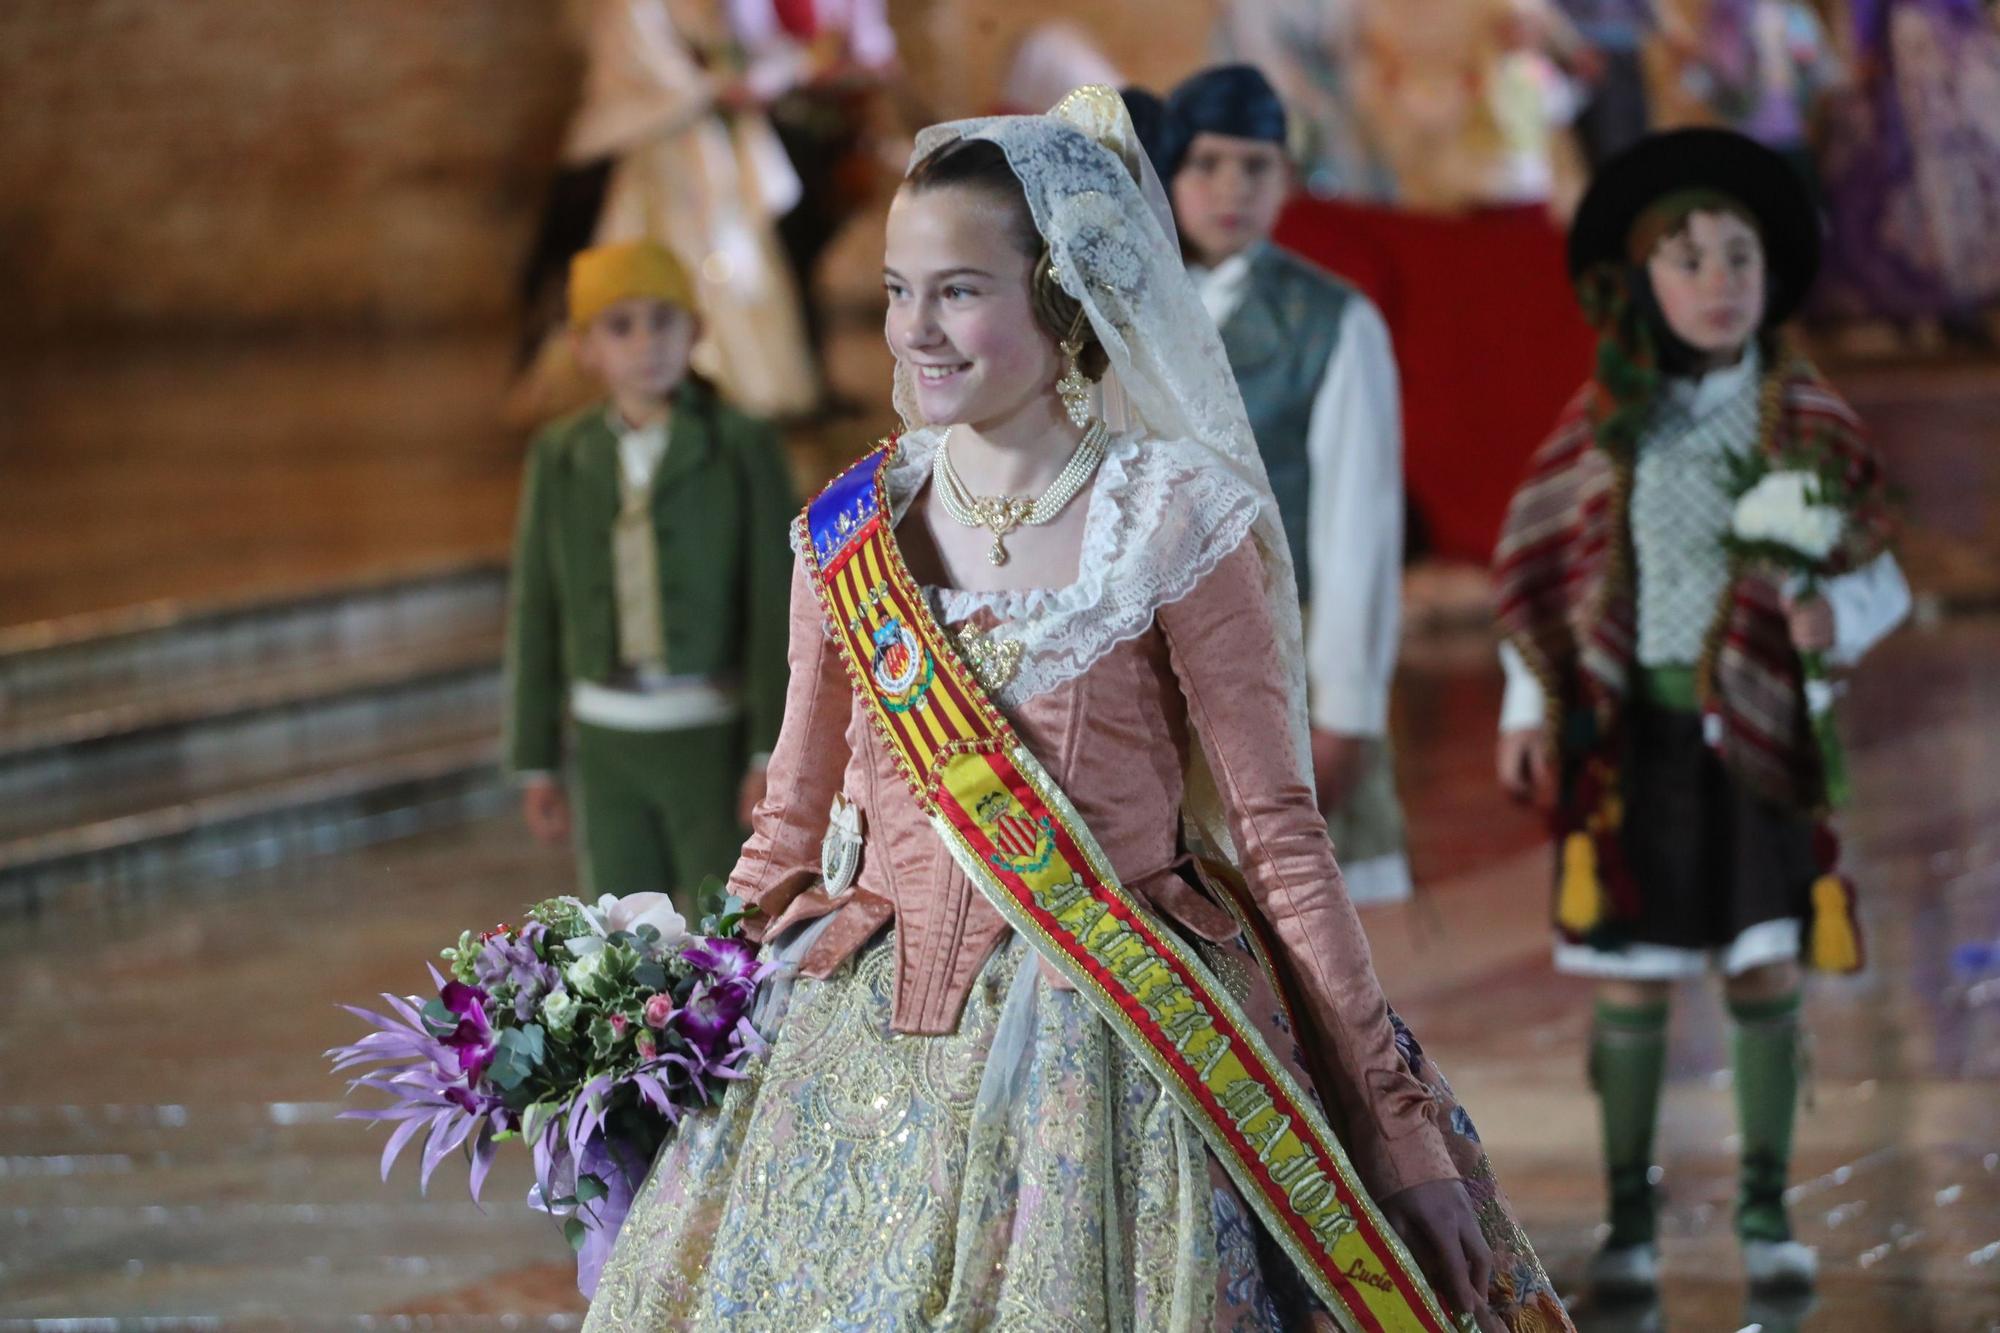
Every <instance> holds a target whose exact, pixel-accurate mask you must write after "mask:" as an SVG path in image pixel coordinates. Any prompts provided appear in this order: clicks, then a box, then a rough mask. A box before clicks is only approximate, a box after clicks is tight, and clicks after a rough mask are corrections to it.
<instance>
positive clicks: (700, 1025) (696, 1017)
mask: <svg viewBox="0 0 2000 1333" xmlns="http://www.w3.org/2000/svg"><path fill="white" fill-rule="evenodd" d="M756 994H757V991H756V988H755V987H754V986H751V985H750V984H749V983H748V982H745V981H734V980H732V981H724V982H710V981H703V982H700V983H698V984H697V985H696V986H695V988H694V993H693V994H691V995H689V996H688V1000H687V1003H686V1004H684V1005H682V1006H681V1009H680V1012H679V1013H677V1014H675V1015H674V1016H673V1019H672V1020H671V1021H672V1022H673V1024H674V1025H675V1026H676V1027H678V1028H679V1029H680V1030H681V1035H682V1036H684V1037H686V1038H687V1039H688V1044H689V1045H690V1046H692V1047H694V1048H695V1050H696V1051H698V1052H700V1053H701V1056H702V1061H703V1064H704V1065H708V1064H713V1063H715V1062H716V1061H717V1060H718V1059H719V1058H720V1057H721V1055H722V1053H723V1047H724V1046H725V1044H726V1042H727V1040H728V1038H729V1037H730V1036H731V1035H732V1034H734V1033H735V1031H736V1025H737V1024H738V1023H739V1022H741V1021H742V1020H743V1016H744V1015H745V1014H746V1013H748V1012H749V1010H750V1001H751V1000H753V999H755V998H756Z"/></svg>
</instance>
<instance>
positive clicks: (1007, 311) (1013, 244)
mask: <svg viewBox="0 0 2000 1333" xmlns="http://www.w3.org/2000/svg"><path fill="white" fill-rule="evenodd" d="M1015 213H1016V210H1015V209H1014V208H1013V207H1011V206H1010V205H1009V204H1008V203H1007V202H1006V201H1004V200H1001V199H997V198H995V197H993V196H992V194H991V193H990V192H989V191H985V190H979V189H968V188H964V187H960V186H945V187H940V188H936V189H924V190H910V189H905V190H903V191H902V192H901V193H899V194H898V195H897V196H896V200H895V202H894V203H893V204H892V205H891V206H890V209H889V227H888V244H887V248H886V251H885V253H884V255H883V262H882V285H883V288H884V290H885V291H886V292H887V293H888V297H889V309H888V313H887V315H886V317H885V318H884V321H883V333H884V336H885V337H886V338H887V339H888V342H889V350H890V351H892V352H894V353H895V355H896V359H897V360H898V361H901V362H903V363H904V364H905V365H907V366H908V367H909V368H910V378H911V381H912V383H913V384H914V385H915V386H916V393H917V402H918V405H919V407H920V408H921V409H922V412H923V416H924V419H925V420H926V421H929V422H933V423H936V424H939V425H945V424H953V423H961V422H962V423H964V424H966V425H969V426H971V427H973V428H974V429H976V430H980V431H982V433H984V430H985V427H984V425H983V424H982V423H987V422H998V421H1004V420H1006V419H1007V418H1009V417H1012V416H1014V415H1015V414H1016V413H1018V412H1020V411H1021V410H1022V409H1024V408H1026V407H1028V406H1029V405H1030V404H1032V403H1033V402H1034V401H1035V400H1036V399H1038V398H1041V397H1043V396H1046V395H1048V394H1051V393H1053V391H1054V386H1055V382H1056V380H1057V378H1058V377H1059V376H1060V375H1061V374H1062V358H1061V354H1060V353H1059V351H1058V350H1057V348H1056V344H1055V340H1054V339H1053V338H1051V337H1049V335H1048V334H1047V333H1045V332H1044V331H1043V330H1042V328H1041V326H1040V325H1039V324H1038V323H1037V322H1036V320H1035V314H1034V307H1033V304H1032V301H1031V298H1030V291H1031V280H1032V278H1033V274H1034V262H1035V261H1034V259H1033V257H1031V256H1029V255H1028V254H1026V253H1024V252H1023V250H1022V248H1021V245H1020V242H1019V240H1018V239H1017V235H1016V233H1017V232H1018V231H1019V230H1020V228H1021V226H1022V219H1020V218H1018V217H1017V216H1015Z"/></svg>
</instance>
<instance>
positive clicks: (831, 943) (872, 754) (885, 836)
mask: <svg viewBox="0 0 2000 1333" xmlns="http://www.w3.org/2000/svg"><path fill="white" fill-rule="evenodd" d="M1266 607H1267V603H1266V601H1265V593H1264V585H1263V571H1262V567H1261V564H1260V562H1259V557H1258V554H1257V551H1256V547H1255V545H1254V543H1252V542H1250V541H1248V540H1245V541H1244V542H1243V543H1242V544H1241V545H1240V546H1239V547H1237V549H1236V550H1234V551H1233V552H1231V553H1230V554H1229V555H1227V556H1224V557H1223V558H1222V560H1221V561H1220V562H1219V563H1218V564H1217V565H1216V566H1215V568H1214V569H1213V570H1211V571H1210V572H1209V574H1208V575H1207V576H1206V577H1205V578H1203V579H1202V580H1201V581H1200V582H1199V583H1198V584H1197V585H1196V586H1195V588H1194V590H1193V591H1192V592H1190V593H1189V594H1188V595H1187V596H1186V597H1184V598H1182V599H1181V600H1179V601H1177V602H1173V603H1170V604H1167V605H1163V606H1161V607H1160V608H1159V609H1158V610H1157V612H1156V613H1155V615H1154V619H1153V622H1152V624H1151V626H1149V627H1148V628H1147V630H1146V631H1145V633H1143V634H1141V635H1140V636H1139V637H1137V638H1135V639H1131V640H1128V641H1126V642H1124V643H1121V644H1119V645H1118V646H1116V647H1115V648H1113V649H1111V650H1110V651H1109V652H1107V653H1106V654H1105V655H1104V656H1102V657H1101V658H1099V659H1098V660H1097V661H1096V662H1095V663H1093V664H1092V665H1091V666H1090V667H1089V669H1088V670H1086V671H1084V672H1083V673H1082V674H1081V675H1079V676H1076V677H1074V678H1072V679H1070V680H1068V681H1066V682H1064V683H1062V684H1060V685H1058V686H1056V687H1055V688H1053V689H1050V690H1048V691H1045V692H1043V693H1041V694H1039V695H1036V696H1035V697H1033V698H1031V699H1029V700H1028V701H1027V702H1026V703H1025V704H1023V705H1022V706H1021V707H1020V708H1019V709H1017V710H1015V712H1014V713H1013V715H1012V717H1011V720H1012V721H1013V723H1014V726H1015V728H1016V730H1017V731H1018V732H1019V733H1020V735H1021V738H1022V740H1023V741H1024V742H1025V743H1026V744H1027V745H1028V747H1029V748H1030V749H1031V750H1032V751H1033V752H1034V753H1035V755H1036V757H1037V758H1038V759H1040V760H1041V762H1042V763H1043V765H1044V766H1045V767H1046V768H1047V769H1048V771H1049V773H1050V775H1051V776H1052V777H1054V779H1055V780H1056V781H1057V782H1058V783H1059V784H1061V786H1062V788H1063V790H1064V791H1065V792H1067V793H1068V794H1069V796H1070V799H1071V801H1072V802H1073V803H1074V804H1075V806H1076V808H1077V810H1078V811H1079V812H1080V813H1081V814H1082V816H1083V819H1084V821H1085V823H1086V824H1087V825H1088V826H1089V827H1090V829H1091V831H1092V832H1093V833H1095V834H1096V836H1097V839H1098V841H1099V843H1100V844H1101V845H1102V846H1103V847H1104V850H1105V852H1106V854H1107V855H1108V856H1109V857H1110V858H1111V862H1112V865H1113V867H1114V868H1115V869H1116V870H1117V872H1118V874H1119V877H1120V878H1121V880H1122V881H1123V882H1124V883H1125V884H1126V885H1127V886H1128V887H1129V888H1131V889H1132V891H1133V892H1134V893H1135V894H1137V895H1139V896H1141V897H1144V898H1146V899H1148V900H1149V901H1150V902H1151V903H1152V904H1153V905H1154V906H1155V907H1156V908H1157V909H1158V910H1159V911H1160V912H1161V913H1162V914H1163V915H1165V916H1167V917H1170V918H1172V919H1173V920H1175V921H1177V922H1178V923H1179V924H1180V925H1182V926H1183V927H1184V928H1186V929H1188V930H1191V931H1193V932H1195V933H1196V934H1199V935H1202V936H1205V937H1207V938H1211V939H1228V938H1230V937H1232V936H1233V935H1234V934H1235V930H1236V927H1235V925H1234V922H1233V921H1232V920H1231V918H1230V917H1229V915H1228V913H1227V912H1225V911H1224V910H1223V909H1222V908H1221V907H1219V906H1218V905H1216V904H1215V903H1214V902H1212V901H1210V900H1209V899H1208V898H1206V897H1205V896H1203V895H1202V894H1201V893H1200V892H1198V891H1197V890H1195V889H1194V888H1192V887H1190V886H1189V884H1188V883H1187V881H1186V880H1185V879H1183V878H1182V877H1181V876H1180V875H1179V874H1178V873H1177V868H1178V866H1179V865H1180V864H1181V854H1180V850H1179V847H1178V831H1179V827H1180V818H1179V812H1180V808H1181V796H1182V781H1183V774H1184V773H1185V771H1186V767H1187V758H1188V746H1189V744H1190V743H1191V736H1199V737H1200V738H1201V743H1202V744H1203V745H1204V746H1205V747H1206V752H1207V757H1208V760H1209V764H1210V767H1211V768H1212V769H1213V770H1214V773H1215V777H1216V782H1217V785H1218V787H1219V788H1220V791H1221V793H1222V797H1223V801H1224V803H1225V806H1226V808H1227V813H1228V818H1229V824H1230V831H1231V835H1232V837H1233V838H1234V840H1235V842H1236V846H1237V847H1238V849H1239V851H1240V854H1241V857H1242V867H1241V868H1242V870H1243V873H1244V877H1245V879H1246V880H1247V882H1248V884H1249V887H1250V891H1251V895H1252V897H1253V898H1254V899H1255V901H1256V903H1257V905H1258V907H1259V909H1260V910H1261V911H1262V912H1263V913H1264V914H1265V915H1266V916H1267V917H1268V918H1269V921H1270V924H1271V925H1272V927H1273V928H1274V931H1275V934H1276V936H1277V938H1278V941H1279V943H1280V947H1281V948H1282V949H1283V950H1284V951H1285V952H1286V953H1287V954H1288V955H1289V956H1288V958H1287V959H1286V962H1288V963H1289V964H1290V968H1291V971H1292V973H1293V975H1294V976H1296V977H1297V978H1299V979H1300V982H1301V985H1302V986H1303V987H1304V989H1305V991H1306V995H1305V997H1304V998H1305V1003H1306V1004H1307V1005H1308V1007H1309V1008H1310V1009H1311V1010H1312V1013H1313V1017H1314V1018H1315V1019H1316V1021H1317V1026H1318V1029H1319V1030H1320V1031H1321V1032H1323V1033H1325V1034H1328V1036H1329V1038H1330V1040H1331V1042H1332V1044H1333V1046H1334V1049H1333V1050H1332V1051H1331V1052H1328V1053H1326V1054H1328V1055H1330V1056H1331V1057H1332V1058H1331V1059H1330V1060H1326V1061H1323V1064H1324V1065H1326V1066H1327V1067H1328V1068H1329V1069H1330V1070H1333V1071H1337V1074H1338V1077H1339V1086H1338V1087H1337V1088H1336V1089H1334V1090H1333V1091H1334V1093H1335V1095H1336V1096H1338V1097H1339V1099H1340V1100H1341V1102H1342V1106H1341V1108H1340V1109H1341V1112H1342V1119H1343V1120H1344V1121H1345V1123H1346V1124H1347V1126H1348V1127H1349V1128H1348V1131H1347V1137H1348V1140H1349V1141H1348V1143H1347V1147H1348V1150H1349V1152H1350V1153H1351V1154H1352V1156H1353V1158H1354V1162H1355V1165H1356V1167H1357V1169H1359V1171H1360V1172H1361V1175H1362V1179H1363V1181H1364V1182H1365V1183H1366V1184H1367V1185H1368V1187H1369V1189H1370V1191H1371V1193H1373V1194H1374V1195H1375V1197H1376V1198H1382V1197H1385V1196H1386V1195H1388V1194H1392V1193H1394V1192H1396V1191H1397V1190H1400V1189H1404V1188H1407V1187H1408V1186H1411V1185H1417V1184H1422V1183H1424V1182H1426V1181H1431V1180H1439V1179H1445V1178H1449V1177H1454V1176H1456V1175H1457V1174H1458V1173H1457V1172H1456V1171H1455V1170H1454V1169H1453V1167H1452V1165H1451V1163H1450V1161H1449V1159H1448V1158H1447V1156H1446V1154H1445V1149H1444V1145H1443V1142H1442V1140H1441V1138H1440V1136H1439V1134H1438V1131H1437V1128H1436V1126H1435V1125H1433V1124H1432V1123H1431V1121H1430V1119H1429V1117H1428V1115H1427V1114H1426V1109H1427V1104H1428V1100H1429V1098H1428V1094H1427V1092H1426V1091H1425V1089H1424V1087H1423V1085H1421V1084H1420V1083H1419V1082H1418V1081H1417V1080H1416V1079H1415V1078H1413V1077H1412V1076H1411V1075H1410V1074H1409V1073H1408V1071H1407V1070H1406V1069H1405V1068H1404V1065H1403V1063H1402V1060H1401V1059H1400V1057H1399V1056H1398V1053H1397V1050H1396V1045H1395V1038H1394V1035H1393V1032H1392V1030H1391V1028H1390V1025H1389V1018H1388V1006H1387V1004H1386V1002H1385V1001H1384V1000H1383V998H1382V990H1381V987H1380V985H1379V984H1378V983H1377V981H1376V979H1375V971H1374V967H1373V965H1372V964H1371V962H1370V959H1369V953H1368V941H1367V938H1366V937H1365V936H1364V935H1363V933H1362V930H1361V923H1360V921H1359V919H1358V918H1357V917H1356V915H1355V912H1354V907H1353V905H1352V903H1350V902H1349V900H1348V897H1347V893H1346V890H1345V888H1344V887H1343V885H1342V883H1341V877H1340V869H1339V867H1338V866H1337V865H1336V864H1335V863H1334V855H1333V847H1332V844H1331V843H1330V842H1329V841H1328V840H1327V834H1326V825H1325V821H1324V820H1323V819H1322V818H1321V817H1320V815H1319V813H1318V810H1317V809H1316V808H1315V806H1314V802H1313V798H1312V793H1311V791H1310V790H1309V789H1308V787H1307V786H1306V785H1305V783H1304V782H1303V781H1302V780H1301V778H1300V776H1299V768H1298V765H1297V764H1296V763H1295V761H1294V758H1293V755H1292V753H1291V749H1292V747H1291V744H1290V742H1289V741H1288V739H1287V737H1288V734H1289V732H1288V727H1287V721H1286V708H1287V704H1286V697H1285V687H1284V684H1283V682H1282V679H1281V678H1280V676H1279V674H1278V673H1277V672H1274V671H1272V670H1271V669H1270V668H1269V665H1268V664H1269V663H1271V662H1272V661H1274V660H1275V659H1276V656H1277V644H1276V638H1275V635H1274V633H1273V629H1272V626H1271V624H1270V615H1269V612H1268V610H1267V609H1266ZM989 622H990V613H986V612H981V613H980V614H979V616H978V617H976V621H975V623H981V624H982V625H984V624H986V623H989ZM790 664H791V685H790V694H789V696H788V698H787V701H786V707H785V722H784V729H783V731H782V733H781V734H780V736H779V738H778V743H777V748H776V750H775V751H774V752H773V754H772V757H771V764H770V788H769V792H768V795H767V796H766V798H765V800H764V801H763V803H762V804H760V805H759V806H758V807H757V810H756V813H755V815H754V817H753V820H752V833H751V836H750V840H749V842H748V843H747V844H745V846H744V849H743V855H742V859H741V860H740V861H739V862H738V863H737V866H736V870H735V873H734V874H733V875H732V876H731V877H730V889H731V890H732V891H733V892H735V893H736V894H738V895H740V896H741V897H743V898H744V899H745V900H747V901H749V902H752V903H755V904H756V905H757V906H758V908H759V909H760V911H761V913H762V915H761V917H759V918H753V920H756V921H760V922H761V923H762V929H761V930H760V931H754V932H753V933H757V934H764V935H769V934H776V933H778V932H781V931H783V930H786V929H789V928H790V927H791V926H792V925H794V924H796V923H798V922H801V921H806V920H811V919H813V918H816V917H819V916H824V915H827V914H829V913H832V914H834V915H835V916H836V919H835V920H834V921H833V922H832V923H831V924H830V925H829V926H828V927H827V928H826V930H825V933H824V934H822V935H821V937H820V938H819V940H817V941H816V942H815V944H814V945H813V947H812V949H811V950H810V951H809V952H808V953H807V955H806V958H805V960H804V963H803V970H804V971H805V972H806V973H807V974H808V975H811V976H817V977H822V978H823V977H826V976H828V975H829V974H830V973H831V972H832V971H833V969H834V968H836V967H837V966H838V965H839V964H840V963H841V962H842V961H844V960H845V959H846V958H847V957H849V956H850V955H851V954H852V953H853V952H854V951H855V950H856V949H858V948H860V947H861V945H863V944H864V943H866V942H867V941H868V940H870V939H871V938H873V937H874V936H875V935H876V934H877V933H878V932H880V930H881V929H882V928H883V927H884V926H885V925H887V924H889V923H890V922H891V921H892V920H893V921H894V923H895V928H896V929H895V947H896V999H895V1006H894V1014H893V1022H894V1026H895V1029H896V1030H897V1031H899V1032H906V1033H919V1034H935V1033H944V1032H950V1031H952V1030H953V1029H954V1028H955V1027H956V1025H957V1023H958V1018H959V1013H960V1010H961V1009H962V1007H963V1005H964V1003H965V1000H966V997H967V995H968V993H969V992H970V990H971V988H972V984H973V980H974V978H975V977H976V976H977V974H978V972H979V969H980V967H981V966H982V965H983V964H984V962H985V961H986V958H987V956H988V955H989V954H990V953H991V951H992V950H993V948H994V947H995V946H996V945H997V944H999V943H1000V942H1001V940H1002V939H1003V938H1004V937H1005V936H1006V934H1007V932H1008V929H1009V928H1008V926H1007V925H1006V923H1005V922H1004V921H1002V919H1001V918H1000V915H999V914H998V913H997V912H995V911H994V910H993V908H992V907H991V906H989V905H988V904H987V902H986V900H985V899H984V898H983V897H981V896H980V892H979V890H978V889H977V888H976V887H974V886H973V884H972V883H971V881H969V880H967V879H966V878H965V876H964V874H963V873H962V872H960V870H959V869H958V867H957V865H956V864H955V863H954V862H953V861H952V859H951V857H950V855H949V854H948V853H947V852H946V850H945V848H944V845H943V843H942V842H940V841H939V839H938V837H937V835H936V834H935V833H934V832H933V831H932V830H931V827H930V825H929V823H928V822H927V821H926V819H925V818H924V816H923V814H922V812H921V810H920V809H919V808H918V806H917V804H916V801H915V799H914V797H912V795H911V794H910V792H909V790H908V788H907V787H906V786H905V785H904V783H903V780H902V778H901V776H900V775H899V774H898V773H897V771H896V767H895V763H894V761H893V760H892V759H891V758H890V756H889V753H888V751H887V750H886V748H885V747H884V745H883V743H882V741H881V740H880V738H879V737H877V736H876V735H875V734H874V731H873V730H872V728H871V727H870V726H869V723H868V720H867V718H866V716H865V715H864V713H863V712H862V710H861V708H860V706H859V705H858V704H857V702H856V701H855V700H854V698H853V695H852V694H851V692H850V689H849V685H848V681H847V677H846V673H845V671H844V670H843V668H842V666H841V662H840V655H839V649H838V647H837V646H836V645H835V644H834V643H833V642H832V641H831V640H830V639H829V638H828V637H827V635H826V633H825V631H824V630H823V628H822V624H821V613H820V607H819V602H818V600H817V599H816V598H815V596H814V594H813V591H812V589H811V588H810V587H808V586H807V583H806V581H805V578H804V576H803V573H799V574H796V575H795V576H794V579H793V588H792V609H791V650H790ZM842 792H844V793H845V795H846V797H847V799H848V800H850V801H852V802H854V803H856V804H857V805H859V806H860V808H861V811H862V818H863V829H864V835H865V838H866V842H865V847H864V850H863V853H862V859H861V867H860V871H859V873H858V875H857V876H856V879H855V882H854V887H853V888H852V889H851V890H850V891H849V892H848V893H847V894H845V895H843V896H842V897H841V898H840V899H838V900H837V901H829V900H828V899H827V896H826V894H825V892H824V891H823V890H822V889H821V888H820V887H819V848H820V840H821V837H822V835H823V834H824V833H825V831H826V823H827V813H828V808H829V806H830V805H831V804H832V801H833V798H834V796H835V795H836V794H837V793H842ZM1048 975H1050V976H1051V977H1053V976H1054V974H1053V973H1052V972H1051V973H1049V974H1048Z"/></svg>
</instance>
